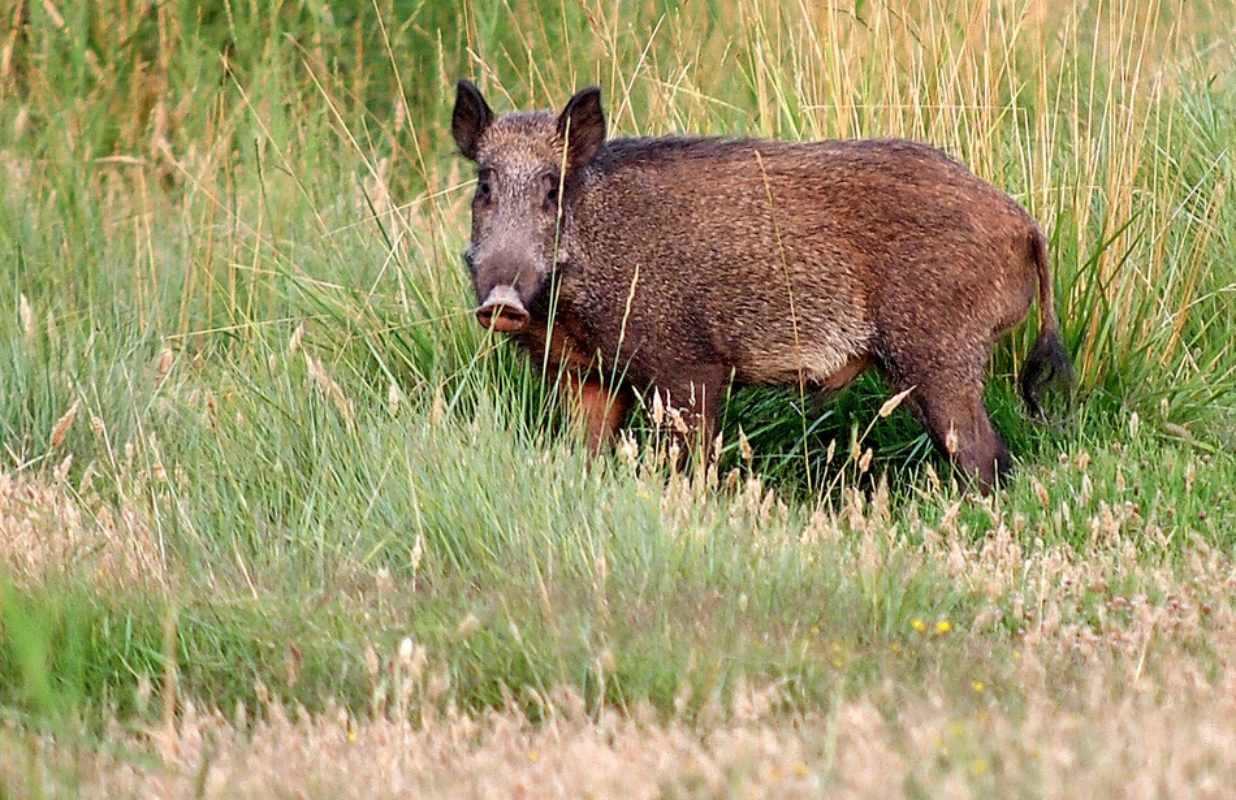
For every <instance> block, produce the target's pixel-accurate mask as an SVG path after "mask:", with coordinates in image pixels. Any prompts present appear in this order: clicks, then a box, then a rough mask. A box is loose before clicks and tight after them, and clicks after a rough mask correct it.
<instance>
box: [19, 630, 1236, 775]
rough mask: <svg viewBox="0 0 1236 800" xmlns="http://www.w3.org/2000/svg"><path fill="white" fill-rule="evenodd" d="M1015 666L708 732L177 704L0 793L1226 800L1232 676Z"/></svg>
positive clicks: (551, 705)
mask: <svg viewBox="0 0 1236 800" xmlns="http://www.w3.org/2000/svg"><path fill="white" fill-rule="evenodd" d="M1234 634H1236V628H1233V626H1232V625H1231V624H1230V620H1227V621H1225V623H1224V627H1223V631H1222V634H1221V635H1220V636H1218V637H1217V639H1216V643H1217V644H1218V645H1220V646H1222V647H1225V648H1230V647H1231V646H1232V645H1233V644H1236V635H1234ZM1021 661H1022V673H1023V674H1024V678H1025V687H1024V696H1023V697H1022V700H1021V702H1020V703H1019V704H1016V709H1017V710H1015V711H1014V710H1010V707H1009V706H1008V705H1007V704H1005V703H1002V702H1001V700H1000V698H997V697H994V696H992V690H991V689H990V687H988V686H986V685H985V684H983V683H982V682H980V681H977V680H976V681H974V682H972V683H971V685H970V687H969V688H968V689H967V690H963V691H967V692H968V693H969V694H970V695H971V696H970V697H963V698H958V697H952V696H947V695H944V694H940V693H936V692H930V693H927V694H925V695H924V696H922V697H920V698H918V699H916V700H913V701H911V702H909V703H903V704H902V705H901V706H900V707H899V708H898V709H897V712H896V714H895V716H890V715H889V714H888V713H887V703H888V702H889V701H890V697H887V696H882V695H881V693H878V692H877V693H876V694H875V695H874V696H869V697H863V698H859V699H854V700H849V701H845V702H841V703H839V704H838V706H837V707H836V708H835V710H834V712H833V713H831V714H829V715H827V716H806V717H803V716H794V717H787V716H782V715H777V714H776V713H774V712H772V711H771V710H770V709H771V706H772V701H773V699H774V697H775V691H774V690H767V691H758V692H747V693H744V694H742V695H740V700H739V702H738V703H737V706H736V709H735V712H734V713H733V714H732V715H731V716H730V717H729V718H728V719H727V720H726V721H724V722H718V723H717V724H715V725H710V724H708V723H707V722H706V721H705V722H703V723H699V724H693V725H687V724H684V723H681V722H678V721H674V720H671V721H668V722H666V721H659V720H657V719H656V717H655V715H653V714H652V712H650V711H647V710H639V709H637V710H635V711H634V713H631V714H628V715H623V714H619V713H617V712H615V711H612V710H606V711H603V712H602V713H600V714H599V715H597V716H590V715H589V714H587V713H585V711H584V708H583V704H582V703H581V702H580V701H579V699H578V698H577V697H575V696H573V695H571V694H570V693H566V692H563V693H560V694H559V695H557V696H556V697H554V698H549V699H547V700H546V704H545V705H546V707H547V708H548V709H550V714H549V717H548V721H546V722H543V723H541V724H538V725H533V724H531V723H529V722H528V720H527V719H526V718H525V717H524V716H523V715H522V714H520V713H519V712H518V711H514V710H508V711H504V712H494V713H490V714H486V715H483V716H467V715H458V714H450V713H448V714H446V715H444V716H439V717H430V718H429V719H428V720H427V721H426V722H425V723H424V724H423V725H413V724H411V723H409V722H407V721H406V719H404V720H400V719H393V718H389V717H379V718H375V719H368V720H356V719H353V718H352V717H350V716H349V715H348V714H347V713H346V712H344V711H342V710H335V711H328V712H326V713H323V714H319V715H308V714H305V713H303V712H300V713H298V712H292V711H288V710H285V709H284V708H282V707H281V706H279V705H277V704H272V705H269V706H267V707H266V708H265V709H263V711H262V713H261V715H260V719H258V720H256V721H253V722H246V721H245V720H243V715H240V716H242V719H240V720H237V719H236V718H235V716H233V717H231V718H229V717H225V716H224V715H221V714H217V713H203V712H200V711H197V710H195V709H194V708H193V707H192V705H189V706H188V707H187V708H186V709H185V711H184V713H183V716H182V717H181V719H180V720H179V721H178V723H177V725H176V726H175V728H174V729H172V730H167V729H162V728H159V729H155V730H152V731H147V732H132V731H128V732H126V731H124V730H123V729H122V728H121V727H120V726H119V725H118V724H117V725H114V726H113V729H112V730H111V732H110V733H109V735H108V739H109V746H108V747H107V749H106V751H105V752H104V753H102V754H97V755H90V756H88V757H86V758H82V757H81V754H80V752H79V753H77V754H76V756H75V757H70V752H69V750H68V748H67V747H66V746H65V745H62V744H59V743H57V741H56V740H53V739H51V738H39V737H36V736H34V735H32V734H28V733H22V732H18V731H16V730H9V731H6V732H3V733H0V751H2V750H5V749H7V750H9V752H10V753H11V754H17V753H21V754H22V756H23V757H18V758H8V759H5V760H3V761H2V762H0V787H5V786H7V787H8V789H9V790H10V791H11V792H13V793H14V795H17V796H21V795H23V794H25V793H26V792H27V791H29V790H31V789H32V788H33V787H34V786H36V785H39V786H41V787H43V788H45V789H46V788H53V787H60V788H64V787H66V786H68V785H70V783H71V784H72V785H73V786H74V789H75V791H77V792H79V793H80V795H81V796H83V797H100V798H120V797H189V796H203V797H212V798H265V797H275V796H282V797H305V798H314V797H323V798H325V797H330V798H382V797H475V798H490V797H525V798H556V797H561V798H580V797H594V798H608V797H628V798H654V797H666V796H670V797H752V798H754V797H786V798H793V797H818V796H820V795H821V794H822V793H824V794H827V796H830V797H856V798H857V797H864V798H867V797H869V798H877V797H889V796H894V795H900V794H903V793H910V792H911V790H913V791H916V792H920V793H925V794H926V796H930V797H976V796H978V797H991V796H1015V795H1028V796H1044V797H1061V798H1065V797H1090V798H1102V797H1136V798H1157V797H1185V796H1188V797H1213V798H1221V797H1227V796H1230V795H1229V791H1230V787H1231V786H1232V785H1233V784H1234V782H1236V756H1234V754H1236V726H1234V725H1233V724H1232V720H1233V719H1236V675H1234V674H1233V673H1232V672H1231V671H1230V670H1224V671H1222V672H1221V673H1220V675H1219V676H1218V677H1216V678H1207V677H1206V676H1205V675H1204V674H1203V673H1202V672H1201V671H1200V670H1198V669H1197V668H1196V667H1195V666H1193V665H1191V664H1190V663H1188V662H1187V660H1186V661H1185V662H1184V663H1182V665H1181V668H1180V669H1177V670H1172V671H1169V672H1168V673H1166V674H1164V675H1162V676H1159V677H1158V678H1156V679H1154V680H1142V679H1140V678H1139V676H1138V675H1136V674H1135V671H1136V664H1135V662H1133V663H1130V664H1125V665H1124V666H1118V665H1116V664H1113V663H1109V664H1108V665H1107V666H1100V665H1098V664H1097V663H1096V665H1095V672H1094V674H1093V677H1092V678H1091V679H1090V680H1088V681H1087V682H1085V683H1084V684H1083V686H1082V687H1081V688H1080V690H1078V691H1076V692H1072V693H1069V694H1068V695H1065V696H1063V697H1062V696H1060V695H1059V694H1058V693H1057V692H1056V690H1055V689H1054V688H1053V686H1052V681H1051V679H1050V677H1049V675H1048V674H1047V673H1045V672H1044V671H1043V670H1042V669H1041V668H1040V667H1039V665H1038V663H1037V659H1036V657H1035V655H1034V648H1033V647H1031V648H1028V649H1027V651H1026V653H1025V655H1024V656H1023V657H1022V659H1021ZM70 764H73V765H75V766H73V767H71V768H70V767H69V766H68V765H70ZM52 765H57V766H54V767H53V766H52ZM70 769H71V770H72V772H71V774H70V773H69V770H70ZM993 792H994V794H993Z"/></svg>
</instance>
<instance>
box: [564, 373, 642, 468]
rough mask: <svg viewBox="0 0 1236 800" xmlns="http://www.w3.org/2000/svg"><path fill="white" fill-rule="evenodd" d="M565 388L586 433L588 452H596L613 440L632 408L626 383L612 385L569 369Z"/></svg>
mask: <svg viewBox="0 0 1236 800" xmlns="http://www.w3.org/2000/svg"><path fill="white" fill-rule="evenodd" d="M563 377H564V378H565V380H564V381H563V382H562V390H563V391H564V392H566V393H567V394H568V395H569V397H568V398H567V399H568V402H569V403H570V404H572V407H573V408H574V409H575V412H576V414H577V415H578V421H579V422H580V423H582V425H583V427H584V431H585V435H586V437H587V442H588V452H589V453H590V454H591V455H594V456H595V455H597V454H598V453H600V452H601V449H602V448H603V447H605V445H606V444H608V443H609V442H610V440H611V439H613V437H614V433H615V432H616V431H617V430H618V426H619V425H621V424H622V421H623V419H625V418H626V415H627V411H628V410H630V408H631V398H630V395H629V393H628V392H627V391H626V390H625V389H624V388H623V387H616V388H614V389H612V390H611V389H609V388H607V387H606V386H604V385H603V384H602V383H601V382H600V381H599V380H597V379H596V378H592V377H584V376H582V375H579V374H578V373H576V372H574V371H572V370H568V371H567V372H566V374H565V375H564V376H563Z"/></svg>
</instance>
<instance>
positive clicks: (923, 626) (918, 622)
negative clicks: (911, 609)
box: [910, 617, 927, 633]
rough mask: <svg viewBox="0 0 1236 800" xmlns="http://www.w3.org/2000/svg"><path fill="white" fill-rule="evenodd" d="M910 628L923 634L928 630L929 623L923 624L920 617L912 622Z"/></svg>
mask: <svg viewBox="0 0 1236 800" xmlns="http://www.w3.org/2000/svg"><path fill="white" fill-rule="evenodd" d="M910 627H911V628H913V629H914V630H916V631H918V632H919V633H922V632H923V631H925V630H927V623H926V622H923V621H922V620H921V619H919V618H918V617H915V618H914V619H912V620H910Z"/></svg>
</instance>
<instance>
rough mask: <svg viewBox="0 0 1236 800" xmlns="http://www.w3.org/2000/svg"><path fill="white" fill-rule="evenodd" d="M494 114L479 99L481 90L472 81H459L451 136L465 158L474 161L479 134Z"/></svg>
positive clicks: (483, 99)
mask: <svg viewBox="0 0 1236 800" xmlns="http://www.w3.org/2000/svg"><path fill="white" fill-rule="evenodd" d="M493 118H494V112H492V111H490V110H489V104H488V103H486V102H485V98H484V97H481V90H480V89H477V88H476V85H475V84H474V83H472V81H467V80H463V81H460V82H459V83H458V84H457V85H456V87H455V113H454V114H453V115H452V116H451V135H452V136H454V137H455V144H457V145H459V152H460V153H463V155H464V157H465V158H468V159H471V160H473V161H475V160H476V148H477V145H479V144H480V141H481V134H482V133H484V132H485V129H486V128H488V127H489V123H490V122H492V121H493Z"/></svg>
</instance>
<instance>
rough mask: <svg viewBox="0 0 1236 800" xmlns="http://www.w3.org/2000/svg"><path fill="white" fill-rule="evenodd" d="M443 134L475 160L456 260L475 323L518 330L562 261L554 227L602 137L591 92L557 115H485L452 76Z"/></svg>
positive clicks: (476, 96) (566, 213)
mask: <svg viewBox="0 0 1236 800" xmlns="http://www.w3.org/2000/svg"><path fill="white" fill-rule="evenodd" d="M451 133H452V135H453V136H454V137H455V143H456V145H458V147H459V151H460V152H461V153H462V154H463V155H464V156H465V157H466V158H468V159H469V160H471V161H473V162H474V163H475V164H476V193H475V194H474V195H473V198H472V240H471V242H469V244H468V248H467V249H466V250H465V251H464V261H465V262H466V263H467V265H468V269H469V271H470V272H471V275H472V285H473V288H474V289H475V290H476V299H477V302H478V303H479V306H478V307H477V310H476V316H477V320H478V321H479V322H480V323H481V324H482V325H483V326H485V327H487V328H493V329H494V330H497V331H502V332H504V333H518V332H519V331H522V330H523V329H524V328H526V327H527V325H528V322H529V318H530V314H529V309H531V308H533V307H534V306H536V305H537V304H538V303H541V302H543V300H544V296H543V295H544V293H545V292H546V289H547V287H548V286H549V279H550V277H551V275H552V274H553V272H554V269H555V268H556V266H557V265H558V263H560V262H561V261H562V260H563V259H564V256H563V255H562V254H563V253H564V252H565V247H564V242H563V241H562V238H561V232H562V231H563V229H564V228H565V227H566V226H565V223H566V222H567V220H568V219H569V217H570V214H571V199H572V194H573V188H574V186H575V184H576V181H575V180H574V179H575V178H576V177H577V176H578V173H579V171H580V170H581V169H582V168H583V167H584V166H585V165H587V163H588V162H589V161H591V160H592V157H593V156H594V155H596V152H597V150H598V149H600V147H601V145H602V144H603V143H604V141H605V116H604V114H603V113H602V111H601V91H600V90H599V89H597V88H595V87H590V88H587V89H584V90H582V91H580V92H579V93H577V94H576V95H575V96H574V97H572V98H571V100H570V101H569V102H568V103H567V104H566V107H565V108H564V109H563V110H562V112H561V113H560V114H558V115H557V116H555V115H553V114H551V113H548V112H544V111H537V112H516V113H512V114H506V115H504V116H502V117H500V118H495V117H494V114H493V112H492V111H491V110H490V108H489V105H488V104H487V103H486V102H485V98H484V97H482V96H481V93H480V91H479V90H478V89H477V88H476V86H474V85H473V84H472V83H470V82H469V81H466V80H465V81H460V82H459V85H458V87H457V94H456V97H455V111H454V114H453V116H452V118H451Z"/></svg>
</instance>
